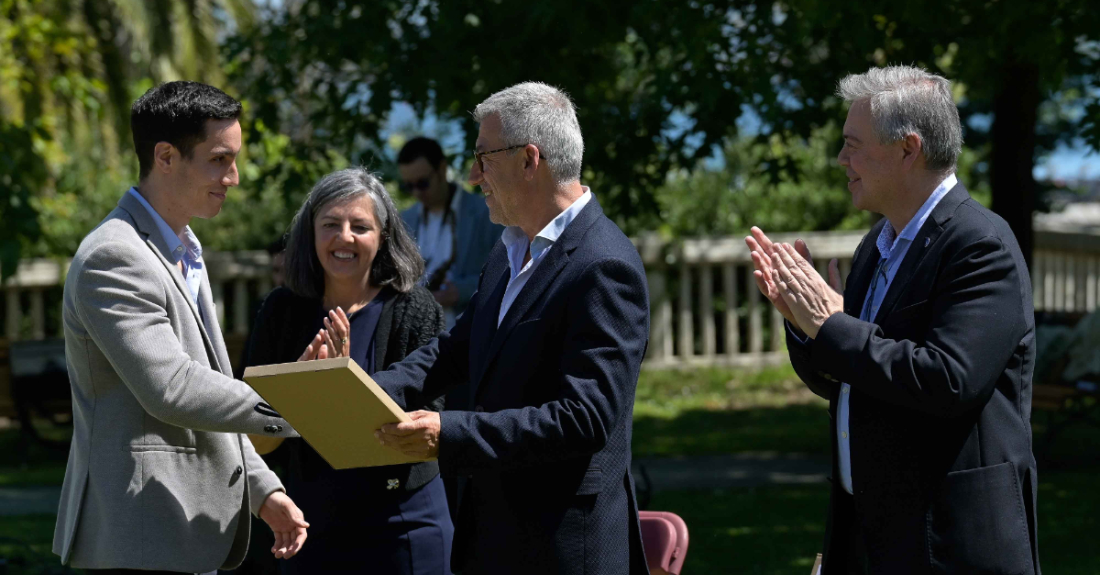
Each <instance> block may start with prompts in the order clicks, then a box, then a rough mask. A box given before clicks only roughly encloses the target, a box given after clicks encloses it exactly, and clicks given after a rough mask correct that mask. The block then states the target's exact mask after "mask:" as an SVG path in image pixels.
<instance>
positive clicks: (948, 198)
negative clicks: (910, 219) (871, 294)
mask: <svg viewBox="0 0 1100 575" xmlns="http://www.w3.org/2000/svg"><path fill="white" fill-rule="evenodd" d="M969 197H970V193H969V192H967V191H966V188H965V187H963V185H962V184H961V183H959V184H955V187H954V188H951V191H949V192H947V195H945V196H944V197H943V199H941V200H940V203H938V204H936V207H935V208H933V209H932V213H931V214H930V215H929V216H928V220H927V221H925V222H924V225H923V226H921V228H920V231H918V232H917V236H916V237H915V238H913V243H912V244H911V245H910V246H909V251H908V252H906V253H905V259H904V260H902V262H901V267H899V268H898V271H897V273H896V274H894V280H893V281H892V282H890V289H888V290H886V296H885V297H884V298H883V299H882V304H881V305H880V306H879V308H878V313H877V314H876V315H875V317H874V319H873V321H874V323H876V324H878V323H880V322H881V321H882V320H884V319H885V318H886V316H887V315H888V314H889V313H890V312H891V311H893V309H894V306H896V305H897V303H898V299H899V298H901V294H903V293H905V291H906V290H907V289H908V288H909V284H910V282H912V281H913V279H914V276H915V274H916V273H917V270H918V269H919V268H920V264H921V262H923V261H924V258H925V256H927V255H928V254H929V253H931V251H932V247H933V246H934V245H936V240H938V239H939V238H940V235H941V234H943V229H944V228H943V224H944V223H946V222H947V220H950V219H951V216H953V215H954V214H955V209H956V208H958V206H959V204H961V203H962V202H963V201H964V200H966V199H967V198H969Z"/></svg>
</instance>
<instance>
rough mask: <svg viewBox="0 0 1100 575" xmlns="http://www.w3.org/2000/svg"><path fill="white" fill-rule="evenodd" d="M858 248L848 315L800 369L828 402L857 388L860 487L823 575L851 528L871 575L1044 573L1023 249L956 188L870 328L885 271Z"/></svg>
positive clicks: (839, 518)
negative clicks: (871, 305)
mask: <svg viewBox="0 0 1100 575" xmlns="http://www.w3.org/2000/svg"><path fill="white" fill-rule="evenodd" d="M884 225H888V223H887V221H886V220H885V219H883V220H882V221H880V222H879V223H878V224H877V225H875V226H874V227H873V228H872V229H871V232H870V233H869V234H867V236H866V237H865V238H864V240H863V242H862V243H861V244H860V247H859V248H857V249H856V254H855V258H854V260H853V264H852V272H851V274H850V275H849V276H848V280H847V286H846V288H845V290H844V308H845V309H844V313H843V314H836V315H834V316H832V317H830V318H829V319H828V320H826V321H825V324H824V325H823V326H822V328H821V330H820V332H819V333H818V335H817V339H815V340H813V341H811V342H809V343H808V344H806V345H803V344H802V343H800V342H799V341H798V340H797V339H795V338H794V337H790V335H789V334H788V338H787V345H788V348H789V350H790V356H791V363H792V364H794V367H795V370H796V371H797V372H798V374H799V376H800V377H801V378H802V380H803V381H804V382H806V384H807V385H808V386H809V387H810V389H812V390H813V391H814V392H815V393H817V394H818V395H820V396H822V397H824V398H826V399H829V400H830V406H829V415H830V417H831V418H832V419H833V424H832V426H831V437H832V440H833V453H834V457H833V476H834V477H839V475H838V471H837V460H836V457H835V454H836V441H837V439H836V424H835V420H836V418H835V413H836V411H835V410H836V406H837V403H838V397H839V393H840V384H839V382H841V381H843V382H847V383H848V384H850V385H851V386H852V388H851V391H850V394H851V398H850V402H851V403H850V405H851V418H850V420H849V429H850V431H851V435H850V438H849V441H851V450H852V487H853V492H854V496H849V495H848V494H847V493H846V492H844V491H843V488H842V487H840V482H839V481H834V482H833V488H832V498H831V502H830V511H829V518H828V525H827V528H826V541H825V561H824V571H823V573H825V575H831V574H836V573H845V572H846V571H845V565H846V563H847V560H846V557H847V553H848V551H849V550H850V545H849V543H848V540H849V537H850V535H851V533H852V532H853V530H857V531H858V532H860V533H862V539H863V540H864V541H865V543H866V555H867V559H868V560H869V565H868V567H869V568H870V572H871V573H891V574H909V573H913V574H917V573H919V574H926V573H960V574H961V573H1027V574H1038V573H1039V555H1038V546H1037V539H1036V531H1035V528H1036V520H1035V504H1036V494H1037V491H1036V487H1037V479H1036V472H1035V459H1034V457H1033V456H1032V449H1031V425H1030V421H1031V376H1032V372H1033V370H1034V366H1035V319H1034V312H1033V309H1032V295H1031V282H1030V279H1029V275H1028V269H1027V265H1026V264H1025V262H1024V258H1023V254H1022V253H1021V252H1020V247H1019V245H1018V244H1017V243H1016V238H1015V236H1014V235H1013V234H1012V231H1011V230H1010V229H1009V227H1008V224H1006V223H1005V221H1004V220H1002V219H1001V218H1000V217H998V216H997V215H995V214H993V213H992V212H990V211H989V210H987V209H985V208H983V207H982V206H981V205H980V204H978V203H977V202H975V201H974V200H973V199H971V198H970V195H969V194H968V193H967V191H966V188H964V187H963V186H962V184H959V185H957V186H955V187H954V188H953V189H952V190H951V191H950V192H948V194H947V195H946V196H944V198H943V199H942V200H941V201H940V203H939V204H938V205H937V206H936V207H935V209H934V210H932V214H931V215H930V217H929V218H928V220H927V221H926V222H925V223H924V225H923V226H922V227H921V229H920V231H919V232H918V234H917V237H916V239H914V241H913V244H912V245H911V247H910V248H909V252H908V253H907V254H906V256H905V259H904V260H903V261H902V264H901V266H900V267H899V268H898V272H897V275H896V276H895V277H894V281H893V283H891V284H890V289H889V291H887V293H886V296H885V299H884V300H883V302H882V306H881V307H880V308H879V311H878V315H877V316H876V317H875V318H874V321H873V322H865V321H860V320H859V319H858V318H859V314H860V310H861V307H862V305H863V300H864V297H865V295H866V293H867V290H868V287H869V286H870V282H871V277H872V275H873V273H874V270H875V267H876V264H877V262H878V260H879V252H878V249H877V248H876V247H875V240H876V238H878V234H879V232H880V231H881V229H882V226H884Z"/></svg>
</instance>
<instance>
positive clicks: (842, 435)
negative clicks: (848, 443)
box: [840, 431, 848, 439]
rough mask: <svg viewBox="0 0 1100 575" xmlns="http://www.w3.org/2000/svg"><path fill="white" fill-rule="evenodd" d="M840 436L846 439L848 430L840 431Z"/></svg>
mask: <svg viewBox="0 0 1100 575" xmlns="http://www.w3.org/2000/svg"><path fill="white" fill-rule="evenodd" d="M840 436H841V437H843V438H844V439H848V432H847V431H841V432H840Z"/></svg>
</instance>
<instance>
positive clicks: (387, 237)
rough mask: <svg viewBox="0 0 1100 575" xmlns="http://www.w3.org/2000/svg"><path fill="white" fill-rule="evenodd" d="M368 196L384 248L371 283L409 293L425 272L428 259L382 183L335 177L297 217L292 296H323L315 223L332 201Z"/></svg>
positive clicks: (291, 244) (349, 173)
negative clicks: (425, 263)
mask: <svg viewBox="0 0 1100 575" xmlns="http://www.w3.org/2000/svg"><path fill="white" fill-rule="evenodd" d="M363 195H366V196H367V197H369V198H370V199H371V203H372V204H373V205H374V218H375V219H376V220H378V225H379V226H380V227H381V228H382V229H381V236H382V238H381V240H382V241H381V243H380V244H379V246H378V253H377V254H376V255H375V256H374V263H372V264H371V268H370V283H371V285H374V286H387V285H388V286H390V287H392V288H393V289H395V290H397V291H398V292H401V293H407V292H408V291H409V290H411V289H412V288H413V287H414V286H415V285H416V282H417V280H418V279H419V278H420V276H421V275H422V274H423V273H424V259H423V258H421V257H420V250H419V248H417V245H416V242H414V241H413V239H412V236H410V235H409V232H408V230H406V229H405V222H404V221H402V220H401V216H400V214H399V213H398V211H397V206H396V205H394V203H393V198H391V197H390V195H389V193H388V192H386V188H385V187H384V186H383V185H382V182H381V180H379V179H378V177H376V176H375V175H374V174H372V173H370V172H368V171H367V170H365V169H363V168H347V169H345V170H340V171H338V172H333V173H331V174H329V175H327V176H325V177H323V178H321V181H319V182H317V185H315V186H313V189H312V190H310V192H309V196H308V197H306V201H305V202H302V207H301V208H299V209H298V213H297V214H295V215H294V221H293V222H291V224H290V232H289V238H288V239H287V244H286V286H287V287H288V288H289V289H290V290H291V291H292V292H294V293H296V294H298V295H300V296H303V297H308V298H319V297H322V296H323V295H324V293H325V273H324V269H323V268H322V267H321V261H320V260H319V259H317V250H316V248H315V247H314V241H315V240H314V238H315V235H314V230H313V220H314V219H316V217H317V214H319V213H320V212H321V210H322V209H323V208H324V207H325V206H327V205H329V204H331V203H333V202H346V201H348V200H351V199H354V198H357V197H359V196H363Z"/></svg>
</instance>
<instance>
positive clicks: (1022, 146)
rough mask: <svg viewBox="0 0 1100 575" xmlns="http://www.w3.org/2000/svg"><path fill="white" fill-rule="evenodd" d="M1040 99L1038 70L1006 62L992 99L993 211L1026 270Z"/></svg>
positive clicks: (1027, 65) (1029, 249)
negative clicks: (1017, 247) (1013, 241)
mask: <svg viewBox="0 0 1100 575" xmlns="http://www.w3.org/2000/svg"><path fill="white" fill-rule="evenodd" d="M1041 100H1042V94H1041V92H1040V90H1039V71H1038V69H1037V68H1036V67H1035V66H1033V65H1031V64H1024V63H1020V62H1011V61H1010V62H1008V63H1007V64H1006V65H1005V67H1004V69H1003V73H1002V76H1001V79H1000V86H998V87H997V92H996V95H995V96H994V101H993V126H992V133H991V135H992V141H993V149H992V159H991V162H990V163H991V166H990V167H991V173H990V181H991V185H992V188H993V211H994V212H996V213H997V214H998V215H1000V216H1001V217H1002V218H1004V219H1005V221H1007V222H1008V225H1009V226H1010V227H1011V228H1012V232H1013V233H1015V234H1016V240H1017V241H1018V242H1019V243H1020V249H1021V250H1023V252H1024V259H1025V260H1026V261H1027V265H1028V268H1029V269H1030V267H1031V252H1032V249H1033V246H1034V240H1033V237H1034V236H1033V233H1032V229H1031V216H1032V213H1033V212H1034V211H1035V176H1034V174H1033V173H1032V172H1033V170H1034V168H1035V124H1036V122H1037V119H1038V114H1039V103H1040V101H1041Z"/></svg>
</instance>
